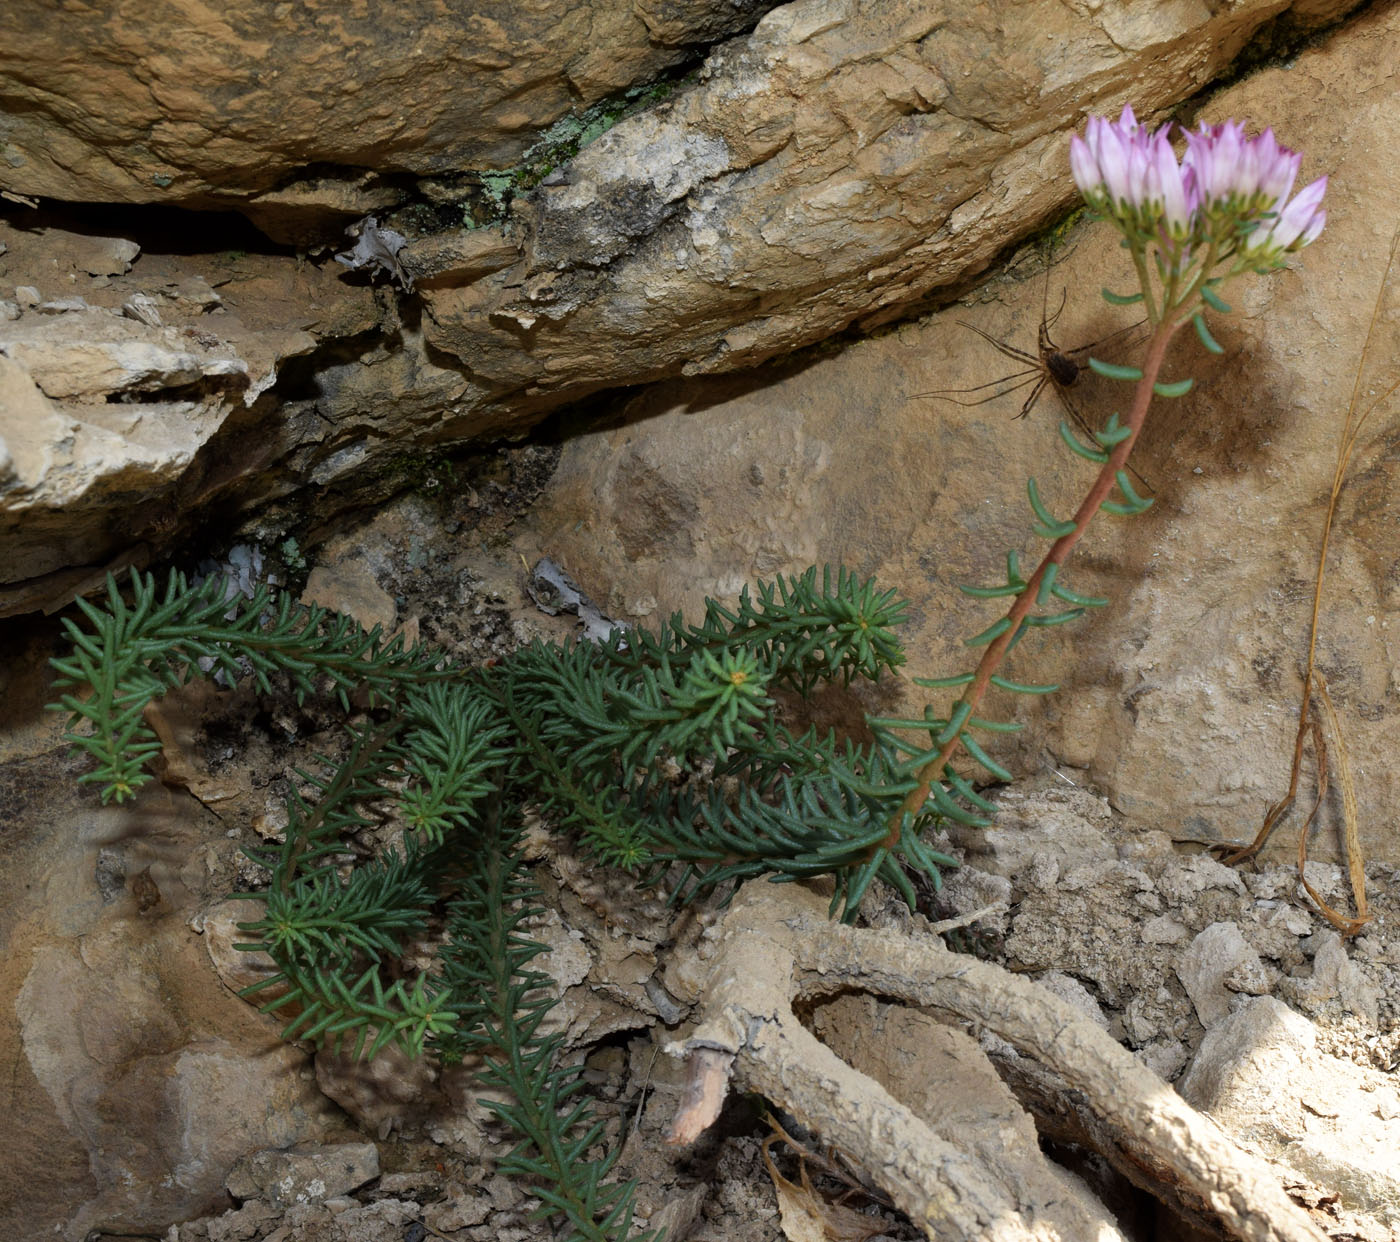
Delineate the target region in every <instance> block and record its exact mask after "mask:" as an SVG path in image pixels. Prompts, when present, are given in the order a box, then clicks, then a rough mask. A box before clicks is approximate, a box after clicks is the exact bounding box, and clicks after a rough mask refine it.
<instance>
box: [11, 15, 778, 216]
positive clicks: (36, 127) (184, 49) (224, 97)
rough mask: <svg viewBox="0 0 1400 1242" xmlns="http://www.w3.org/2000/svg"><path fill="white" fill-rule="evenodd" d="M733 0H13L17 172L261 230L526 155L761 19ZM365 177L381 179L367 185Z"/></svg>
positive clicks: (35, 184) (56, 192) (35, 190)
mask: <svg viewBox="0 0 1400 1242" xmlns="http://www.w3.org/2000/svg"><path fill="white" fill-rule="evenodd" d="M766 7H769V5H766V4H763V3H757V2H755V0H744V2H743V3H739V4H735V3H731V2H730V0H705V2H704V3H698V4H688V5H675V4H669V3H651V4H648V5H645V6H639V8H640V10H641V11H640V12H638V11H634V8H633V6H632V5H630V4H617V3H615V2H614V0H592V2H590V3H582V4H580V3H575V2H573V0H548V2H545V3H539V4H529V5H508V6H505V7H502V6H500V5H493V4H470V5H454V6H451V7H450V8H443V7H442V6H441V5H437V4H433V3H430V2H429V0H408V2H407V3H404V4H400V5H397V6H395V8H394V9H393V11H392V14H391V15H389V16H388V18H387V19H385V18H384V17H383V16H382V15H381V14H379V13H378V12H377V11H376V10H373V9H368V8H366V9H355V8H349V9H347V8H345V6H343V5H336V4H330V3H325V2H323V0H313V2H312V3H308V4H294V5H286V4H278V3H275V2H274V0H254V2H253V3H249V4H245V5H239V6H236V7H235V8H232V9H228V10H224V9H219V10H209V9H205V8H201V7H200V6H198V5H194V4H189V3H186V2H185V0H171V3H168V4H166V5H163V6H161V7H159V8H155V9H147V8H145V7H142V6H137V7H136V8H133V9H124V10H122V11H121V12H120V14H112V15H109V16H108V17H106V18H104V19H103V20H92V19H91V18H90V17H88V16H86V15H83V14H79V13H76V12H74V13H71V14H69V13H63V12H58V13H56V12H55V11H54V10H53V9H52V8H51V7H50V6H48V5H46V4H44V3H42V0H16V3H14V4H12V5H10V6H9V7H8V9H7V14H6V17H7V21H6V32H7V38H6V40H5V44H4V48H3V49H0V94H3V95H5V96H6V98H8V99H11V100H12V101H13V104H12V106H11V107H9V108H7V115H6V118H5V122H4V128H3V129H0V160H3V161H4V163H5V183H6V185H7V187H8V188H10V189H11V190H13V191H16V192H18V193H22V194H28V195H34V196H41V197H45V198H56V199H61V200H67V201H84V200H86V201H95V202H127V203H131V202H138V203H139V202H166V203H182V204H186V205H190V206H198V207H207V206H214V205H227V204H232V205H236V206H244V205H248V206H249V207H250V208H251V210H252V212H253V213H254V214H255V216H256V217H257V218H259V220H260V222H261V223H262V224H263V225H264V226H265V227H271V228H273V229H274V230H275V231H278V232H279V233H282V234H283V235H289V234H293V233H295V231H296V229H297V227H298V226H301V225H304V224H305V223H306V222H307V221H308V218H309V219H310V220H311V221H314V223H315V224H316V225H320V226H324V223H325V222H326V220H327V219H328V218H332V219H333V218H334V217H335V215H337V214H341V215H342V218H343V217H344V216H346V215H349V216H355V215H364V214H366V213H367V212H368V211H369V210H373V209H374V208H375V207H376V206H379V205H382V204H383V202H384V195H385V191H386V189H388V190H390V191H392V185H386V184H384V182H385V181H387V180H388V179H389V178H391V177H392V176H393V175H394V174H403V173H417V174H434V173H444V172H457V171H459V170H462V169H469V168H498V167H506V166H509V165H511V164H514V163H516V162H517V161H518V160H519V159H520V157H521V155H522V153H523V151H524V150H525V148H526V147H528V146H529V145H530V143H531V142H532V141H534V139H535V135H536V134H537V133H538V131H540V130H542V129H544V128H546V127H547V126H549V125H550V124H552V123H553V122H555V121H557V120H559V119H560V118H562V117H564V116H565V115H566V114H568V113H569V112H570V111H571V110H572V109H574V108H578V107H581V106H582V107H586V106H587V105H589V104H592V103H595V102H596V101H598V100H599V99H601V98H603V97H604V96H605V95H608V94H610V93H612V92H616V91H620V90H622V89H624V88H626V87H629V86H631V85H633V84H634V83H639V82H647V81H649V80H651V79H653V78H655V77H657V76H658V75H659V74H660V73H662V72H663V71H664V70H666V69H668V68H669V67H671V66H673V65H676V64H678V63H680V62H681V61H683V60H684V59H685V58H686V57H687V55H688V52H687V49H686V47H685V46H684V45H686V44H689V43H693V42H695V41H697V40H701V39H714V38H723V37H724V36H726V35H728V34H733V33H736V32H737V31H739V30H741V29H743V28H745V27H746V26H747V25H751V24H752V23H753V21H754V19H755V18H756V16H757V15H758V13H759V12H761V11H762V10H763V9H764V8H766ZM365 170H370V171H371V172H372V173H374V174H377V175H376V176H374V177H371V178H366V177H365V175H364V172H365Z"/></svg>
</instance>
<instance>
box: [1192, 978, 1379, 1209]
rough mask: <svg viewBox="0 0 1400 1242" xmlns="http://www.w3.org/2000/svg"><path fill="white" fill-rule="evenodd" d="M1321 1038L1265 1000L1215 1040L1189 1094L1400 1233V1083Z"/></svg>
mask: <svg viewBox="0 0 1400 1242" xmlns="http://www.w3.org/2000/svg"><path fill="white" fill-rule="evenodd" d="M1317 1042H1318V1041H1317V1029H1316V1028H1315V1027H1314V1026H1313V1024H1312V1023H1311V1022H1309V1021H1308V1020H1307V1019H1306V1018H1304V1017H1302V1016H1301V1015H1299V1014H1296V1013H1294V1012H1293V1011H1292V1010H1291V1009H1289V1008H1288V1006H1287V1005H1284V1004H1283V1003H1282V1002H1280V1001H1277V1000H1274V999H1273V997H1270V996H1260V997H1257V998H1255V999H1254V1000H1251V1001H1249V1002H1248V1003H1247V1004H1246V1005H1245V1006H1244V1007H1242V1008H1241V1009H1239V1010H1237V1011H1236V1012H1235V1013H1233V1014H1231V1015H1230V1017H1228V1018H1226V1019H1225V1021H1224V1022H1222V1023H1220V1025H1219V1026H1217V1027H1215V1028H1214V1029H1212V1030H1211V1031H1209V1032H1207V1034H1206V1037H1205V1039H1204V1040H1203V1041H1202V1042H1201V1047H1200V1049H1199V1051H1198V1052H1197V1053H1196V1059H1195V1060H1194V1061H1193V1062H1192V1064H1191V1068H1190V1069H1189V1070H1187V1072H1186V1075H1185V1077H1184V1078H1182V1080H1181V1085H1180V1090H1181V1094H1182V1095H1183V1096H1184V1097H1185V1098H1186V1099H1187V1100H1188V1101H1189V1102H1190V1103H1192V1104H1194V1105H1195V1106H1196V1107H1197V1108H1199V1109H1202V1110H1203V1111H1205V1112H1207V1113H1209V1114H1210V1115H1211V1116H1212V1117H1214V1118H1215V1120H1216V1121H1218V1122H1219V1123H1220V1125H1221V1126H1222V1127H1223V1128H1224V1129H1225V1130H1226V1131H1227V1132H1228V1133H1229V1134H1232V1135H1234V1136H1235V1137H1237V1138H1241V1139H1244V1140H1245V1141H1246V1142H1248V1143H1250V1144H1252V1145H1253V1146H1255V1147H1256V1148H1258V1149H1259V1150H1261V1151H1263V1153H1264V1154H1265V1155H1267V1156H1268V1157H1269V1158H1270V1159H1272V1160H1277V1161H1279V1162H1280V1163H1281V1164H1285V1165H1288V1166H1289V1167H1291V1168H1293V1169H1296V1170H1297V1171H1298V1172H1299V1173H1301V1174H1303V1175H1304V1177H1306V1178H1307V1179H1309V1180H1311V1181H1314V1182H1317V1183H1320V1184H1322V1185H1324V1186H1327V1187H1329V1188H1330V1189H1331V1190H1333V1191H1335V1192H1337V1193H1338V1194H1339V1195H1340V1196H1341V1199H1342V1202H1343V1204H1344V1205H1345V1206H1346V1207H1347V1208H1349V1209H1351V1210H1352V1211H1355V1212H1363V1213H1365V1214H1366V1215H1368V1216H1375V1217H1378V1218H1380V1219H1381V1220H1383V1221H1385V1222H1386V1223H1387V1224H1389V1225H1391V1226H1395V1225H1397V1224H1400V1176H1397V1171H1396V1163H1395V1152H1396V1149H1397V1146H1398V1145H1400V1092H1397V1091H1396V1089H1395V1083H1394V1080H1393V1078H1392V1077H1391V1076H1390V1075H1387V1074H1381V1073H1377V1072H1376V1071H1374V1070H1368V1069H1363V1068H1362V1067H1361V1066H1357V1065H1352V1064H1350V1063H1349V1062H1346V1061H1341V1060H1338V1059H1337V1058H1336V1057H1332V1056H1328V1055H1327V1053H1325V1052H1323V1051H1321V1050H1320V1049H1319V1048H1318V1046H1317Z"/></svg>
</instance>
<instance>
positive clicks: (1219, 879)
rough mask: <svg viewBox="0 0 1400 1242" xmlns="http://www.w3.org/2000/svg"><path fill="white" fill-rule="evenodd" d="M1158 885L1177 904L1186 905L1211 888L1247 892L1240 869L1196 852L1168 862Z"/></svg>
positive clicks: (1171, 901)
mask: <svg viewBox="0 0 1400 1242" xmlns="http://www.w3.org/2000/svg"><path fill="white" fill-rule="evenodd" d="M1157 888H1158V890H1159V891H1160V892H1161V893H1162V895H1163V896H1164V897H1166V899H1167V900H1168V901H1169V902H1170V903H1171V904H1172V905H1175V906H1184V905H1186V904H1187V903H1188V902H1189V901H1190V899H1191V898H1192V897H1195V896H1196V895H1197V894H1199V893H1202V892H1204V891H1205V890H1206V889H1208V888H1227V889H1230V890H1231V891H1232V892H1236V893H1243V892H1244V891H1245V887H1244V881H1243V880H1242V879H1240V874H1239V872H1238V871H1235V870H1233V869H1231V868H1230V867H1226V866H1224V865H1223V864H1221V863H1218V862H1216V861H1215V859H1214V858H1212V857H1211V856H1210V855H1209V854H1193V855H1191V856H1190V857H1189V858H1182V859H1180V860H1178V861H1175V862H1173V863H1170V864H1168V865H1167V866H1166V867H1164V868H1163V869H1162V874H1161V875H1160V876H1158V877H1157Z"/></svg>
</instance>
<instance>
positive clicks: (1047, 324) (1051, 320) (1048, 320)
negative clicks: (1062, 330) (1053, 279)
mask: <svg viewBox="0 0 1400 1242" xmlns="http://www.w3.org/2000/svg"><path fill="white" fill-rule="evenodd" d="M1045 292H1046V294H1047V295H1048V294H1049V292H1050V285H1049V282H1048V281H1047V282H1046V286H1045ZM1068 297H1069V290H1068V289H1062V290H1061V291H1060V304H1059V306H1057V307H1056V308H1055V313H1054V314H1053V315H1048V316H1047V315H1046V313H1045V307H1042V308H1041V311H1040V330H1041V331H1042V332H1043V333H1044V334H1045V339H1046V340H1049V339H1050V329H1051V328H1053V327H1054V326H1055V320H1057V319H1058V318H1059V317H1060V316H1061V315H1063V314H1064V313H1065V300H1066V299H1067V298H1068ZM1049 305H1050V303H1049V301H1048V298H1047V301H1046V303H1045V306H1047V307H1048V306H1049ZM1051 345H1052V347H1053V346H1054V342H1053V341H1052V342H1051Z"/></svg>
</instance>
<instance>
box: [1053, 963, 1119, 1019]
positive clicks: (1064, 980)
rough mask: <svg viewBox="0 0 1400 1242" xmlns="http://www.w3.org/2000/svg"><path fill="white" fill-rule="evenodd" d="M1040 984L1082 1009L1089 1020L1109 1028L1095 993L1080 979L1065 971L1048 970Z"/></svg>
mask: <svg viewBox="0 0 1400 1242" xmlns="http://www.w3.org/2000/svg"><path fill="white" fill-rule="evenodd" d="M1040 985H1041V987H1043V988H1045V990H1046V991H1048V992H1051V993H1053V994H1054V995H1055V996H1058V997H1059V998H1060V999H1061V1000H1062V1001H1065V1002H1067V1003H1068V1004H1071V1005H1073V1006H1074V1007H1075V1008H1076V1009H1078V1010H1080V1011H1081V1012H1082V1013H1083V1014H1084V1015H1085V1017H1087V1018H1088V1019H1089V1021H1091V1022H1093V1023H1094V1024H1095V1025H1096V1026H1101V1027H1103V1029H1104V1030H1108V1018H1107V1017H1106V1016H1105V1015H1104V1011H1103V1009H1102V1008H1101V1007H1100V1005H1099V1002H1098V1001H1097V1000H1095V999H1094V996H1093V994H1092V993H1091V992H1090V991H1089V989H1088V988H1086V987H1085V986H1084V985H1083V984H1082V983H1080V982H1079V980H1078V979H1075V978H1073V977H1072V976H1070V975H1067V974H1065V973H1064V972H1063V971H1059V970H1051V971H1047V972H1046V973H1045V974H1043V975H1042V976H1041V977H1040Z"/></svg>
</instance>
